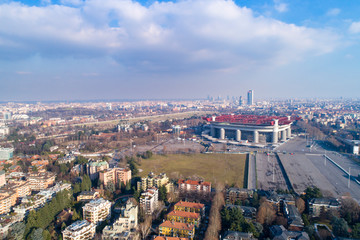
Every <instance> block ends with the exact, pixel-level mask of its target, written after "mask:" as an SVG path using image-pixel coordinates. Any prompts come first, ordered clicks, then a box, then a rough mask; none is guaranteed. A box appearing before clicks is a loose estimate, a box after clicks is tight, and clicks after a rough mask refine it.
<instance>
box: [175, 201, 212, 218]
mask: <svg viewBox="0 0 360 240" xmlns="http://www.w3.org/2000/svg"><path fill="white" fill-rule="evenodd" d="M174 210H175V211H184V212H195V213H200V215H201V216H203V215H204V214H205V205H204V204H202V203H194V202H186V201H180V202H177V203H176V204H175V205H174Z"/></svg>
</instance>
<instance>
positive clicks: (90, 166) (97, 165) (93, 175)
mask: <svg viewBox="0 0 360 240" xmlns="http://www.w3.org/2000/svg"><path fill="white" fill-rule="evenodd" d="M108 168H109V164H108V163H107V162H106V161H91V162H89V163H87V164H86V172H87V174H88V175H89V177H90V179H91V180H95V179H98V178H99V173H100V172H101V171H104V170H106V169H108Z"/></svg>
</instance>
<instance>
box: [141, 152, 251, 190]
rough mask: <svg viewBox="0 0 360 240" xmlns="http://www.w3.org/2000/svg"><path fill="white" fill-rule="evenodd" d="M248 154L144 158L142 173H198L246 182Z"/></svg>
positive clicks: (218, 179) (214, 179)
mask: <svg viewBox="0 0 360 240" xmlns="http://www.w3.org/2000/svg"><path fill="white" fill-rule="evenodd" d="M246 158H247V155H246V154H168V155H154V156H153V157H152V158H151V159H143V160H142V161H141V165H140V166H139V169H141V170H142V171H141V172H140V176H141V177H143V176H146V175H147V174H148V173H149V172H150V171H153V172H155V173H161V172H165V173H166V174H167V175H168V176H169V177H170V178H181V177H183V178H186V177H193V176H198V177H202V178H204V180H205V181H210V182H211V183H212V184H213V185H214V184H215V183H217V182H220V183H224V184H229V185H231V184H235V185H236V186H239V187H243V186H244V174H245V163H246Z"/></svg>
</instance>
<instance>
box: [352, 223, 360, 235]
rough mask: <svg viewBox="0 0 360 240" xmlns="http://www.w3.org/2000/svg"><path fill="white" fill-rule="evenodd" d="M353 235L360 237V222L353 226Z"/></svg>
mask: <svg viewBox="0 0 360 240" xmlns="http://www.w3.org/2000/svg"><path fill="white" fill-rule="evenodd" d="M351 237H352V238H356V239H360V223H357V224H355V225H354V226H353V228H352V232H351Z"/></svg>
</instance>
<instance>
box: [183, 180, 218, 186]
mask: <svg viewBox="0 0 360 240" xmlns="http://www.w3.org/2000/svg"><path fill="white" fill-rule="evenodd" d="M181 183H185V184H190V185H205V186H211V183H210V182H203V181H195V180H183V179H179V181H178V184H181Z"/></svg>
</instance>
